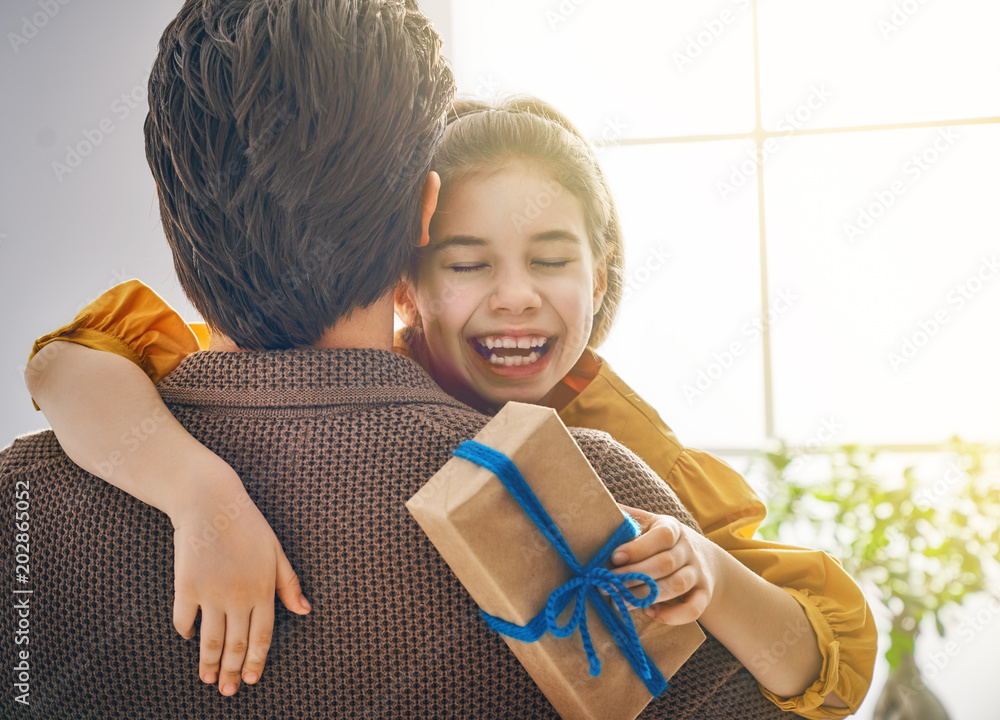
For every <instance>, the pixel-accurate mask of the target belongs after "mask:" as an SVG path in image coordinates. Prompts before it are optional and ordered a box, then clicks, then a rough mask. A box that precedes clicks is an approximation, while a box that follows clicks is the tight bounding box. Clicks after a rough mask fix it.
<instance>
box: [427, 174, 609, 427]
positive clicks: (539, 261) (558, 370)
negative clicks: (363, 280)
mask: <svg viewBox="0 0 1000 720" xmlns="http://www.w3.org/2000/svg"><path fill="white" fill-rule="evenodd" d="M430 235H431V240H430V244H429V245H428V246H427V247H426V248H424V249H423V250H422V251H421V253H422V256H421V261H420V268H419V272H418V276H417V281H416V285H415V286H414V287H410V288H408V289H407V297H408V299H409V302H411V303H413V305H415V307H416V310H417V311H418V312H419V315H420V319H421V321H422V324H423V332H424V335H425V336H426V341H427V351H428V355H429V359H430V364H431V372H432V374H433V375H434V377H435V379H436V380H437V381H438V383H439V384H440V385H441V386H442V387H443V388H444V389H445V390H447V391H448V392H450V393H451V394H453V395H455V396H456V397H458V398H459V399H461V400H463V401H465V402H466V403H469V404H471V405H474V406H477V407H480V408H483V407H488V406H498V405H502V404H503V403H505V402H507V401H508V400H516V401H520V402H529V403H537V402H542V401H544V400H545V399H546V397H547V395H548V394H549V392H550V391H551V390H552V389H553V388H554V387H555V386H556V384H557V383H558V382H559V380H560V379H561V378H562V377H563V376H564V375H566V373H568V372H569V371H570V369H572V367H573V365H574V364H575V363H576V361H577V360H578V359H579V358H580V355H581V354H582V353H583V351H584V349H585V348H586V347H587V341H588V339H589V337H590V331H591V325H592V323H593V316H594V314H595V313H596V312H597V310H598V309H599V308H600V306H601V301H602V300H603V298H604V290H605V288H606V278H607V273H606V266H605V263H604V260H603V257H602V258H601V259H600V260H599V261H597V262H595V259H594V256H593V253H592V252H591V247H590V240H589V237H588V235H587V229H586V223H585V221H584V210H583V205H582V204H581V203H580V201H579V200H578V199H577V198H576V197H575V196H574V195H573V194H572V193H570V192H569V191H568V190H566V189H565V188H564V187H563V186H562V185H560V184H559V183H558V182H556V181H555V180H554V179H552V177H551V176H550V175H548V174H547V173H545V172H543V171H542V170H541V169H540V168H539V167H538V166H537V165H532V164H529V163H524V162H515V163H511V164H509V165H507V166H506V167H505V168H504V169H503V170H501V171H500V172H497V173H494V174H489V175H473V176H471V177H470V178H468V179H466V180H463V181H462V182H460V183H457V184H456V185H455V186H454V187H452V188H449V189H448V190H447V192H446V193H445V194H444V195H443V197H442V198H441V201H440V202H439V204H438V209H437V213H436V214H435V215H434V218H433V220H432V222H431V228H430Z"/></svg>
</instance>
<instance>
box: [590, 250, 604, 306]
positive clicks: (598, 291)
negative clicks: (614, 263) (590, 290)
mask: <svg viewBox="0 0 1000 720" xmlns="http://www.w3.org/2000/svg"><path fill="white" fill-rule="evenodd" d="M607 292H608V256H607V254H604V255H601V257H599V258H597V259H596V260H595V262H594V311H593V313H592V314H594V315H596V314H597V311H598V310H600V309H601V304H602V303H603V302H604V295H605V293H607Z"/></svg>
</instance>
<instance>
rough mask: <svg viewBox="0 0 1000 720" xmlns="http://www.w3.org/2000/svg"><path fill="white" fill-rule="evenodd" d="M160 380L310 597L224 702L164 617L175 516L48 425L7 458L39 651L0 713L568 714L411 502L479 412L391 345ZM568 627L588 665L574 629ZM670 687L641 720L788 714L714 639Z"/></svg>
mask: <svg viewBox="0 0 1000 720" xmlns="http://www.w3.org/2000/svg"><path fill="white" fill-rule="evenodd" d="M159 389H160V392H161V395H162V396H163V398H164V400H165V401H166V402H167V404H168V406H169V407H170V410H171V411H172V412H173V413H174V414H175V415H176V416H177V418H178V419H179V420H180V421H181V423H183V424H184V426H185V427H187V429H188V430H189V431H190V432H191V433H192V434H193V435H194V437H196V438H197V439H198V440H200V441H201V442H203V443H204V444H205V445H207V446H208V447H209V448H211V449H212V450H213V451H215V452H216V453H218V454H219V455H220V456H221V457H222V458H224V459H225V460H226V461H227V462H228V463H229V464H230V465H232V466H233V468H234V469H235V470H236V471H237V472H238V473H239V474H240V476H241V477H242V478H243V481H244V484H245V485H246V488H247V491H248V492H249V494H250V497H251V498H252V499H253V501H254V502H255V503H256V504H257V506H258V507H259V508H260V510H261V512H262V513H263V514H264V516H265V517H266V518H267V519H268V521H269V522H270V524H271V527H272V528H273V529H274V531H275V533H276V535H277V536H278V539H279V540H280V542H281V544H282V547H283V548H284V550H285V552H286V553H287V555H288V557H289V559H290V561H291V563H292V566H293V568H294V569H295V570H296V572H297V573H298V574H299V577H300V578H301V581H302V585H303V590H304V592H305V594H306V596H307V597H308V598H309V599H310V601H311V602H312V605H313V612H312V613H311V614H310V615H308V616H305V617H299V616H296V615H294V614H292V613H289V612H288V611H286V610H285V609H284V608H283V607H282V606H281V605H280V603H276V619H275V632H274V640H273V644H272V647H271V651H270V653H269V655H268V661H267V665H266V667H265V669H264V674H263V676H262V678H261V680H260V682H259V683H258V684H257V685H255V686H245V685H244V686H241V688H240V690H239V692H238V693H237V694H236V695H235V696H234V697H231V698H224V697H222V696H221V695H220V694H219V692H218V690H217V689H216V688H215V687H214V686H206V685H204V684H203V683H202V682H201V681H200V680H199V679H198V674H197V669H198V644H197V641H185V640H183V639H182V638H181V637H180V636H179V635H178V634H177V633H176V631H175V630H174V628H173V625H172V620H171V613H172V604H173V555H174V551H173V530H172V527H171V524H170V521H169V519H168V518H167V517H166V515H164V514H162V513H161V512H159V511H158V510H155V509H153V508H151V507H148V506H145V505H143V504H142V503H140V502H139V501H137V500H135V499H134V498H132V497H130V496H128V495H127V494H125V493H123V492H121V491H119V490H117V489H116V488H114V487H113V486H111V485H108V484H107V483H105V482H104V481H102V480H99V479H98V478H95V477H93V476H91V475H89V474H87V473H85V472H84V471H82V470H80V469H79V468H77V467H76V466H75V465H74V464H73V463H72V462H70V461H69V460H68V459H67V458H66V456H65V455H64V454H63V453H62V451H61V449H60V447H59V445H58V443H57V442H56V439H55V437H54V435H53V434H52V433H51V432H41V433H37V434H34V435H28V436H25V437H21V438H19V439H17V440H16V441H15V442H14V444H13V445H11V446H10V447H9V448H7V449H6V450H4V451H2V452H0V485H2V497H3V503H4V507H5V509H6V511H5V518H6V520H5V523H6V530H7V532H6V537H7V543H8V548H10V550H9V553H10V554H8V556H7V557H8V563H7V567H8V569H9V570H10V571H13V565H14V561H13V555H14V553H13V538H14V536H15V530H14V526H13V523H14V517H15V488H16V484H17V483H18V481H23V482H26V483H28V486H29V488H30V510H29V513H30V551H31V563H30V581H29V583H28V584H26V585H18V586H17V587H20V588H30V589H32V590H33V591H34V593H33V594H32V595H31V596H30V608H31V612H30V644H29V645H14V637H15V635H14V630H15V628H16V627H17V621H18V618H17V615H16V611H15V610H14V606H13V602H12V601H11V597H12V596H11V595H10V594H8V599H7V600H6V601H5V602H4V603H3V607H4V610H3V627H2V628H0V648H2V651H0V652H2V654H0V656H2V657H3V658H4V662H7V663H10V664H9V665H8V666H7V667H8V673H9V672H10V669H11V667H12V666H13V665H14V663H15V658H16V657H17V655H16V653H17V652H18V651H20V650H22V649H27V650H29V651H30V659H29V662H30V702H31V705H30V713H28V712H26V708H24V707H22V706H19V705H17V704H16V703H14V702H13V701H12V694H13V693H12V689H11V686H10V683H9V682H8V686H7V690H6V693H5V697H4V699H3V702H2V706H0V707H2V710H0V717H2V718H23V717H37V718H46V719H51V720H57V719H60V718H116V719H117V718H151V719H152V718H155V719H156V720H164V719H167V718H192V719H198V720H202V719H207V718H221V717H232V718H242V719H246V720H251V719H255V718H288V719H289V720H294V719H299V720H328V719H329V718H334V717H336V718H555V717H556V715H555V713H554V711H553V710H552V707H551V706H550V705H549V703H548V701H547V700H546V699H545V697H544V696H543V695H542V694H541V693H540V692H539V691H538V689H537V688H536V687H535V685H534V683H533V682H532V681H531V679H530V678H529V677H528V675H527V673H526V672H525V671H524V669H523V668H522V667H521V666H520V664H519V663H518V662H517V660H516V658H515V657H514V655H513V654H512V653H511V652H510V651H509V649H508V648H507V647H506V645H505V644H504V642H503V640H502V639H501V638H500V637H499V636H498V635H497V634H496V633H493V632H492V631H490V630H489V629H488V628H487V627H486V625H485V623H484V622H483V619H482V618H481V617H480V615H479V609H478V608H477V607H476V605H475V603H474V602H473V601H472V599H471V598H470V597H469V595H468V593H467V592H466V591H465V589H464V588H463V587H462V586H461V584H460V583H459V582H458V581H457V580H456V579H455V577H454V576H453V575H452V573H451V571H450V570H449V569H448V567H447V565H446V564H445V563H444V561H443V560H442V559H441V557H440V556H439V555H438V553H437V551H436V550H435V549H434V547H433V546H432V545H431V543H430V541H429V540H428V539H427V538H426V536H425V535H424V534H423V532H421V530H420V528H419V527H418V526H417V525H416V523H415V522H414V521H413V520H412V518H411V517H410V516H409V514H408V513H407V511H406V509H405V508H404V502H405V501H406V500H407V499H408V498H409V497H410V496H411V495H413V493H414V492H416V490H417V489H418V488H419V487H420V486H421V485H423V483H425V482H426V481H427V479H428V478H430V476H431V475H433V474H434V472H436V471H437V470H438V469H439V468H440V467H441V466H442V465H443V464H444V463H445V462H446V461H447V460H448V458H449V457H450V456H451V453H452V451H453V450H454V449H455V448H456V446H457V445H458V444H459V443H460V442H461V441H462V440H465V439H467V438H471V437H473V436H474V435H475V434H476V432H478V430H479V429H480V428H481V427H482V426H483V425H484V424H485V423H486V421H487V418H486V417H485V416H483V415H480V414H478V413H476V412H474V411H473V410H471V409H469V408H467V407H465V406H464V405H461V404H460V403H458V402H457V401H455V400H454V399H452V398H451V397H449V396H448V395H446V394H445V393H444V392H443V391H441V390H440V389H439V388H438V387H437V385H435V384H434V382H433V381H432V380H431V379H430V377H429V376H427V375H426V374H425V373H424V372H423V371H422V370H421V369H420V368H419V367H418V366H417V365H416V364H414V363H413V362H411V361H409V360H407V359H405V358H403V357H400V356H398V355H395V354H393V353H390V352H383V351H377V350H293V351H273V352H259V353H215V352H202V353H196V354H194V355H192V356H190V357H188V358H187V359H186V360H185V361H184V362H183V363H182V364H181V366H180V367H179V368H178V369H177V370H176V371H174V372H173V373H172V374H171V375H170V376H169V377H167V378H166V379H165V380H164V381H163V382H161V383H160V385H159ZM573 435H574V436H575V438H576V440H577V442H578V443H579V444H580V446H581V448H582V449H583V451H584V453H585V454H586V455H587V457H588V458H589V459H590V462H591V464H592V465H593V466H594V469H595V470H596V471H597V473H598V475H600V476H601V477H602V479H603V480H604V482H605V483H606V484H607V486H608V488H609V490H610V491H611V493H612V495H614V496H615V498H616V499H617V500H619V501H620V502H622V503H625V504H627V505H631V506H634V507H641V508H645V509H647V510H650V511H652V512H657V513H664V514H671V515H675V516H677V517H679V518H680V519H681V520H682V521H684V522H686V523H687V524H688V525H691V526H693V521H692V520H691V518H690V516H689V515H688V514H687V512H686V511H685V510H684V509H683V508H682V507H681V506H680V505H679V503H678V502H677V500H676V498H675V496H674V495H673V492H672V491H671V490H670V489H669V488H668V486H667V485H666V484H665V483H663V482H661V481H660V480H659V479H658V478H657V477H656V476H655V475H654V474H652V472H651V471H650V470H649V469H648V468H647V467H646V466H645V465H644V464H642V462H641V461H639V460H638V458H637V457H636V456H635V455H633V454H632V453H631V452H629V451H628V450H626V449H624V448H623V447H621V446H620V445H618V444H616V443H614V442H612V441H611V440H610V439H609V437H608V436H607V435H606V434H604V433H600V432H595V431H590V430H574V431H573ZM23 487H24V485H23V484H22V485H19V486H17V488H18V489H20V488H23ZM220 512H221V510H220ZM238 521H239V520H238V518H237V519H236V520H235V522H238ZM566 642H567V648H568V652H574V653H577V654H579V657H580V672H581V673H582V674H586V673H587V659H586V657H585V655H584V653H583V652H582V650H581V646H580V640H579V638H576V637H573V638H569V639H567V641H566ZM8 677H10V675H9V674H8ZM670 685H671V687H670V690H669V691H668V692H667V693H664V695H663V696H661V697H660V698H658V699H656V700H654V702H653V703H652V704H650V706H649V707H648V708H647V709H646V711H645V712H644V713H643V715H642V717H644V718H647V717H649V718H658V717H662V718H667V717H669V718H672V719H676V720H681V719H683V718H696V717H703V718H727V719H728V718H742V719H746V720H755V719H757V718H761V719H763V718H777V717H785V716H788V714H786V713H782V712H781V711H780V710H778V709H777V708H776V707H775V706H774V705H773V704H772V703H770V702H769V701H767V700H766V699H765V698H764V697H763V696H762V695H761V694H760V692H759V691H758V689H757V687H756V683H755V682H754V681H753V678H752V677H751V676H750V675H749V673H748V672H747V671H746V670H745V669H743V668H742V667H741V666H740V664H739V663H738V662H737V661H736V660H735V658H733V656H732V655H731V654H730V653H729V652H728V651H726V650H725V649H724V648H723V647H722V646H721V645H720V644H719V643H718V642H717V641H716V640H715V639H714V638H711V637H709V638H708V640H707V641H706V642H705V644H704V645H703V646H702V647H701V648H700V649H699V650H698V651H697V652H696V653H695V654H694V656H693V657H692V658H691V660H689V661H688V663H687V664H686V665H685V666H684V667H683V668H682V669H681V670H680V671H679V672H678V673H677V675H675V677H674V678H673V679H672V680H671V682H670Z"/></svg>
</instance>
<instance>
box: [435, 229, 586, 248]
mask: <svg viewBox="0 0 1000 720" xmlns="http://www.w3.org/2000/svg"><path fill="white" fill-rule="evenodd" d="M531 242H568V243H572V244H574V245H580V244H582V243H581V242H580V238H579V237H578V236H577V235H576V234H574V233H571V232H570V231H569V230H546V231H545V232H542V233H538V234H536V235H532V236H531ZM489 244H490V243H489V241H488V240H485V239H483V238H481V237H477V236H475V235H449V236H448V237H446V238H444V239H442V240H438V241H437V242H435V243H434V244H433V245H432V247H433V249H434V250H444V249H446V248H450V247H486V246H487V245H489Z"/></svg>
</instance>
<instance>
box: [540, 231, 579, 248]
mask: <svg viewBox="0 0 1000 720" xmlns="http://www.w3.org/2000/svg"><path fill="white" fill-rule="evenodd" d="M531 241H532V242H568V243H573V244H574V245H580V244H581V243H580V238H579V237H577V236H576V235H575V234H574V233H571V232H570V231H569V230H548V231H546V232H543V233H538V234H537V235H533V236H532V237H531Z"/></svg>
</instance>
